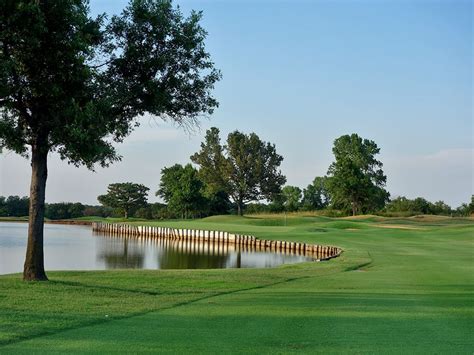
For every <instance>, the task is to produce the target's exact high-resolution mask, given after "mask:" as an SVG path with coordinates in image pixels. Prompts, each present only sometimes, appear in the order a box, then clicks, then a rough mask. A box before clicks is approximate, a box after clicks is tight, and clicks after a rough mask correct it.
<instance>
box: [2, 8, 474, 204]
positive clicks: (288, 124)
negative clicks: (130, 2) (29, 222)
mask: <svg viewBox="0 0 474 355" xmlns="http://www.w3.org/2000/svg"><path fill="white" fill-rule="evenodd" d="M126 3H127V1H121V0H91V2H90V7H91V12H92V14H94V15H95V14H99V13H102V12H105V13H107V14H109V15H111V14H118V13H120V12H121V10H122V9H123V8H124V7H125V6H126ZM174 3H175V4H178V5H179V6H180V7H181V9H182V11H183V13H184V14H189V12H190V11H191V10H192V9H195V10H202V11H203V19H202V26H203V27H204V28H205V29H206V30H207V32H208V37H207V39H206V48H207V50H208V51H209V52H210V54H211V56H212V59H213V61H214V62H215V65H216V67H217V68H219V69H220V70H221V71H222V75H223V78H222V80H221V81H220V82H219V83H218V84H217V85H216V88H215V91H214V95H215V97H216V98H217V99H218V101H219V103H220V106H219V108H218V109H217V110H216V111H215V113H214V114H213V115H212V116H211V117H210V118H204V119H203V120H202V121H201V124H200V127H199V128H197V129H195V131H194V132H191V133H190V132H185V131H183V130H182V129H181V128H179V127H175V126H173V125H172V124H170V123H166V122H163V121H161V120H160V119H159V118H153V117H149V116H147V117H143V118H142V119H141V120H140V122H141V126H140V127H139V128H138V129H136V131H135V132H133V133H132V134H131V135H130V136H129V137H128V139H126V140H125V142H124V143H122V144H120V145H117V149H118V151H119V153H120V154H121V155H122V156H123V158H122V161H121V162H118V163H115V164H114V165H113V166H111V167H110V168H107V169H103V168H100V167H98V168H97V170H96V171H95V172H91V171H89V170H87V169H86V168H76V167H74V166H71V165H68V164H67V163H66V162H64V161H61V160H60V159H59V158H58V157H57V156H56V155H55V154H51V155H50V157H49V175H48V184H47V190H46V201H47V202H61V201H79V202H83V203H87V204H98V202H97V196H98V195H100V194H103V193H105V192H106V190H107V185H108V184H110V183H114V182H127V181H130V182H135V183H141V184H145V185H146V186H148V187H149V188H150V198H149V200H150V201H151V202H153V201H158V198H157V197H155V196H154V193H155V191H156V190H157V189H158V186H159V181H160V172H161V169H162V168H164V167H167V166H171V165H173V164H175V163H180V164H186V163H188V162H190V160H189V157H190V155H192V154H193V153H194V152H196V151H198V150H199V146H200V142H201V141H202V140H203V137H204V135H205V132H206V130H207V129H208V128H210V127H212V126H216V127H218V128H219V129H220V130H221V137H222V139H223V140H224V139H225V137H226V136H227V134H228V133H230V132H232V131H234V130H239V131H242V132H245V133H250V132H255V133H257V134H258V135H259V136H260V138H261V139H262V140H264V141H268V142H271V143H274V144H275V145H276V149H277V152H278V153H279V154H281V155H282V156H283V157H284V161H283V163H282V166H281V169H282V172H283V173H284V174H285V175H286V176H287V179H288V181H287V184H289V185H296V186H299V187H300V188H304V187H306V186H307V185H308V184H309V183H311V181H312V180H313V179H314V177H315V176H323V175H325V174H326V172H327V168H328V166H329V164H330V163H331V162H332V160H333V155H332V151H331V149H332V145H333V142H334V140H335V139H336V138H337V137H339V136H341V135H343V134H351V133H357V134H359V135H360V136H361V137H363V138H367V139H371V140H374V141H375V142H376V143H377V145H378V146H379V147H380V149H381V152H380V155H379V156H378V158H379V160H381V161H382V162H383V164H384V166H383V170H384V172H385V174H386V175H387V189H388V191H389V192H390V194H391V196H392V197H396V196H406V197H409V198H415V197H418V196H422V197H425V198H427V199H428V200H430V201H433V202H434V201H438V200H443V201H445V202H446V203H448V204H449V205H451V206H452V207H457V206H459V205H460V204H461V203H464V202H468V201H470V196H471V195H472V194H473V190H474V181H473V167H474V147H473V137H474V130H473V69H472V68H473V57H472V55H473V53H472V45H473V38H472V35H473V5H472V2H471V1H468V0H466V1H462V0H444V1H443V0H436V1H435V0H432V1H430V0H415V1H408V0H396V1H395V0H392V1H389V0H378V1H363V0H350V1H349V0H334V1H317V0H314V1H303V0H299V1H298V0H296V1H290V0H286V1H279V0H273V1H270V0H267V1H264V0H260V1H259V0H254V1H244V0H239V1H232V0H231V1H225V0H207V1H204V0H201V1H198V0H195V1H175V2H174ZM30 174H31V172H30V166H29V162H28V161H27V160H26V159H24V158H21V157H19V156H17V155H15V154H14V153H11V152H3V153H2V154H1V155H0V195H3V196H8V195H20V196H23V195H28V191H29V182H30Z"/></svg>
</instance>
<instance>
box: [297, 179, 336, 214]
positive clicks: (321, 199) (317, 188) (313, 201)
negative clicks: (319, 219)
mask: <svg viewBox="0 0 474 355" xmlns="http://www.w3.org/2000/svg"><path fill="white" fill-rule="evenodd" d="M330 200H331V198H330V196H329V191H328V190H327V177H326V176H323V177H321V176H316V177H315V178H314V180H313V182H312V183H311V184H309V185H308V186H307V187H306V188H305V189H304V190H303V200H302V201H301V204H302V207H303V208H304V209H305V210H308V211H311V210H321V209H323V208H326V207H327V206H328V205H329V202H330Z"/></svg>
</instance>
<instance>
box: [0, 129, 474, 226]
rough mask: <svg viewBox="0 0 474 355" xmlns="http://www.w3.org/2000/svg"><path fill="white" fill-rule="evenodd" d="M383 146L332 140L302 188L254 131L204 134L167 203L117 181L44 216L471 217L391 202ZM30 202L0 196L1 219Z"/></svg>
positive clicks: (167, 179) (468, 208)
mask: <svg viewBox="0 0 474 355" xmlns="http://www.w3.org/2000/svg"><path fill="white" fill-rule="evenodd" d="M379 152H380V149H379V148H378V146H377V144H376V143H375V142H374V141H371V140H367V139H363V138H361V137H359V136H358V135H357V134H352V135H344V136H341V137H339V138H337V139H336V140H335V141H334V147H333V153H334V161H333V162H332V163H331V165H330V166H329V168H328V170H327V174H326V175H325V176H317V177H315V178H314V179H313V181H312V182H311V183H310V184H308V185H307V186H306V188H304V189H301V188H299V187H297V186H292V185H284V184H285V182H286V177H285V176H283V175H282V173H281V171H280V169H279V167H280V164H281V162H282V161H283V157H282V156H280V155H279V154H277V152H276V148H275V145H274V144H271V143H267V142H264V141H262V140H261V139H260V138H259V137H258V136H257V135H256V134H255V133H251V134H244V133H241V132H239V131H234V132H232V133H230V134H229V135H228V136H227V140H226V143H225V144H221V140H220V137H219V130H218V129H217V128H215V127H213V128H211V129H209V130H208V131H207V132H206V136H205V140H204V142H203V143H202V144H201V148H200V151H199V152H196V153H195V154H193V155H192V156H191V157H190V160H191V162H192V163H194V164H195V166H193V165H192V164H191V163H188V164H186V165H181V164H175V165H173V166H170V167H165V168H163V169H162V170H161V179H160V183H159V187H158V190H157V191H156V192H155V195H156V196H159V197H161V198H162V199H163V200H164V202H165V203H149V202H148V192H149V191H150V189H149V188H148V187H146V186H144V185H142V184H136V183H132V182H126V183H113V184H110V185H109V186H108V189H107V192H106V193H105V194H104V195H100V196H98V201H99V202H100V203H101V204H102V206H89V205H83V204H81V203H71V202H60V203H49V204H46V209H45V217H46V218H49V219H69V218H78V217H88V216H99V217H124V218H128V217H135V218H143V219H173V218H181V219H187V218H200V217H205V216H210V215H219V214H239V215H241V214H243V213H244V212H245V213H248V214H252V213H279V212H296V211H319V212H320V213H322V214H326V215H329V216H345V215H350V214H352V215H356V214H367V213H374V214H382V215H386V216H413V215H418V214H435V215H446V216H469V215H471V214H473V213H474V196H472V197H471V202H470V203H465V204H462V205H461V206H459V207H458V208H456V209H453V208H451V207H450V206H449V205H447V204H446V203H445V202H443V201H437V202H434V203H433V202H430V201H428V200H426V199H425V198H422V197H417V198H415V199H409V198H406V197H403V196H401V197H396V198H394V199H390V194H389V193H388V192H387V191H386V190H385V184H386V180H387V178H386V176H385V175H384V173H383V170H382V167H383V164H382V162H380V161H379V160H377V159H376V156H377V155H378V154H379ZM28 208H29V199H28V198H27V197H21V198H20V197H18V196H9V197H7V198H5V197H2V196H0V216H10V217H21V216H27V215H28Z"/></svg>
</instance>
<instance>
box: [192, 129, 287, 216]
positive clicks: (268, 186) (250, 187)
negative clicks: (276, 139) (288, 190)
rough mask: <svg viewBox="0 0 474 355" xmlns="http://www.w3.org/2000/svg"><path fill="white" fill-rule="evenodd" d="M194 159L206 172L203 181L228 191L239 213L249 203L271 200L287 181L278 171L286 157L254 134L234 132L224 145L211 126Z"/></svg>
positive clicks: (272, 145)
mask: <svg viewBox="0 0 474 355" xmlns="http://www.w3.org/2000/svg"><path fill="white" fill-rule="evenodd" d="M191 159H192V160H193V162H195V163H196V164H198V165H199V168H200V171H201V170H202V171H203V173H202V175H201V176H202V178H203V181H204V183H205V184H206V185H210V186H218V187H219V189H221V190H222V191H224V192H225V193H227V194H228V195H229V196H230V198H231V199H232V201H233V202H234V203H235V205H236V206H237V212H238V214H239V215H242V213H243V209H244V207H245V204H247V203H249V202H252V201H259V200H263V199H267V200H271V199H272V197H273V196H274V195H275V194H278V193H280V192H281V187H282V185H283V184H284V183H285V182H286V178H285V176H283V175H282V174H281V171H280V170H279V166H280V164H281V162H282V161H283V157H282V156H281V155H278V154H277V153H276V149H275V145H274V144H270V143H266V142H264V141H262V140H260V138H259V137H258V136H257V135H256V134H255V133H251V134H248V135H246V134H244V133H241V132H239V131H234V132H232V133H230V134H229V135H228V137H227V144H226V145H225V146H223V147H222V146H221V145H220V140H219V130H218V129H217V128H211V129H210V130H208V131H207V133H206V140H205V142H204V143H203V144H202V145H201V151H200V152H198V153H196V154H194V155H193V156H192V157H191Z"/></svg>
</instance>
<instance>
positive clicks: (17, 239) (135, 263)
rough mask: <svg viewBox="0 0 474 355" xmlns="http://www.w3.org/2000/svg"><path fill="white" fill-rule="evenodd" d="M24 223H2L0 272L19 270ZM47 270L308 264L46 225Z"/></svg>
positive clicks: (225, 247) (220, 247) (240, 250)
mask: <svg viewBox="0 0 474 355" xmlns="http://www.w3.org/2000/svg"><path fill="white" fill-rule="evenodd" d="M27 230H28V225H27V224H26V223H7V222H2V223H0V274H9V273H14V272H22V271H23V262H24V258H25V253H26V241H27ZM44 234H45V235H44V237H45V238H44V239H45V240H44V253H45V268H46V270H106V269H215V268H261V267H275V266H278V265H282V264H290V263H298V262H303V261H311V260H312V259H311V258H309V257H305V256H301V255H290V254H283V253H276V252H263V251H255V250H252V249H250V248H244V247H238V246H234V245H233V244H217V243H216V244H213V243H207V242H200V243H191V242H184V241H179V242H178V241H170V240H168V239H140V238H134V237H131V238H126V237H117V236H110V235H104V234H97V233H93V232H92V228H91V227H90V226H75V225H60V224H45V229H44Z"/></svg>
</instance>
